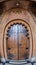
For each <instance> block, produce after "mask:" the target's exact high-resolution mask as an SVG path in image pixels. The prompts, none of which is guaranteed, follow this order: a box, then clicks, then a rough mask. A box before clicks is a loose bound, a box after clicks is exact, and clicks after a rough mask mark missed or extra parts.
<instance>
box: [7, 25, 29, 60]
mask: <svg viewBox="0 0 36 65" xmlns="http://www.w3.org/2000/svg"><path fill="white" fill-rule="evenodd" d="M7 36H8V39H6V42H7V56H8V59H11V60H24V59H26V58H28V57H29V43H28V41H29V40H28V37H27V36H28V30H27V29H26V28H25V26H23V25H22V24H14V25H13V26H11V27H10V29H9V30H8V32H7Z"/></svg>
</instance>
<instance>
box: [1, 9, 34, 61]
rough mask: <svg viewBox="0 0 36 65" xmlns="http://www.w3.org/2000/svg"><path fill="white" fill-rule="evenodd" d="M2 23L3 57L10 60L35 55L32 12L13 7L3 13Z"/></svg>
mask: <svg viewBox="0 0 36 65" xmlns="http://www.w3.org/2000/svg"><path fill="white" fill-rule="evenodd" d="M3 22H4V23H3ZM32 23H33V24H32ZM2 24H3V25H2ZM1 25H2V27H1V28H2V34H1V35H0V36H2V38H1V39H2V40H1V41H2V42H1V46H2V45H3V46H2V47H1V50H3V51H1V54H2V57H5V58H8V59H10V60H24V59H28V58H31V56H32V55H34V54H33V51H34V49H33V43H34V40H33V37H34V35H33V33H34V31H33V29H34V27H33V26H35V24H34V21H33V18H32V16H31V15H30V13H29V12H28V11H27V10H24V9H21V8H13V9H11V10H9V11H7V12H6V13H5V14H3V18H2V23H1ZM34 30H35V29H34Z"/></svg>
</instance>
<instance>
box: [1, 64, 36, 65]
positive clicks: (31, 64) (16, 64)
mask: <svg viewBox="0 0 36 65" xmlns="http://www.w3.org/2000/svg"><path fill="white" fill-rule="evenodd" d="M0 65H3V64H0ZM5 65H18V64H5ZM19 65H32V64H19ZM34 65H36V64H34Z"/></svg>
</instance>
